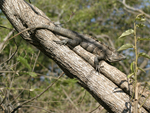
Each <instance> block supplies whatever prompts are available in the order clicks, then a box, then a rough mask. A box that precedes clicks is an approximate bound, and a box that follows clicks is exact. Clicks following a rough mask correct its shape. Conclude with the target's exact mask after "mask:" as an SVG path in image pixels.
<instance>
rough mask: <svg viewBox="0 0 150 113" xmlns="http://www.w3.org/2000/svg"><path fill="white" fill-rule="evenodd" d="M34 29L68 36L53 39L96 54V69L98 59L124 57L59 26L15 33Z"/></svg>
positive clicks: (109, 59)
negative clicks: (58, 39) (78, 46)
mask: <svg viewBox="0 0 150 113" xmlns="http://www.w3.org/2000/svg"><path fill="white" fill-rule="evenodd" d="M34 29H48V30H50V31H52V32H55V33H57V34H60V35H63V36H65V37H68V39H65V40H62V41H55V42H56V43H59V44H69V45H70V46H72V47H75V46H77V45H80V46H81V47H83V48H84V49H85V50H87V51H88V52H90V53H93V54H94V55H95V56H96V57H95V58H94V65H95V68H96V70H98V71H100V66H99V61H100V60H105V61H108V62H116V61H120V60H124V59H125V58H126V57H125V56H124V55H122V54H119V53H117V52H116V51H115V50H114V49H112V48H110V47H108V46H106V45H104V44H103V43H101V42H97V41H96V40H94V39H92V38H89V37H87V36H85V35H81V34H79V33H76V32H74V31H71V30H68V29H64V28H61V27H56V26H49V25H44V24H42V25H36V26H33V27H30V28H27V29H25V30H23V31H21V32H20V33H18V34H17V35H19V34H21V33H23V32H25V31H28V30H34ZM17 35H15V36H17ZM15 36H13V37H12V38H14V37H15ZM12 38H10V39H12ZM10 39H8V40H10Z"/></svg>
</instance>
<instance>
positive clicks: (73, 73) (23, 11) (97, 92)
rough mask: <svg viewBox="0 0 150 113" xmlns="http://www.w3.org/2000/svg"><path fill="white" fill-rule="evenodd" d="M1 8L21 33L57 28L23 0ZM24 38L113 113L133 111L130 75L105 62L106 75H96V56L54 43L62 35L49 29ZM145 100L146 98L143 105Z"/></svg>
mask: <svg viewBox="0 0 150 113" xmlns="http://www.w3.org/2000/svg"><path fill="white" fill-rule="evenodd" d="M33 7H34V6H33ZM0 8H1V10H2V11H3V13H4V14H5V15H6V17H7V18H8V20H9V21H10V23H11V24H12V25H13V27H14V28H15V29H16V30H17V31H18V32H21V31H22V30H24V29H26V28H30V27H32V26H34V25H38V24H46V25H50V26H53V23H52V22H50V21H49V20H48V19H47V17H46V16H45V15H44V13H43V12H42V11H40V10H39V9H37V8H36V7H34V9H33V8H32V7H31V6H29V5H28V4H27V3H26V2H24V1H23V0H0ZM37 12H38V13H37ZM41 15H42V16H41ZM21 37H22V38H23V39H24V40H26V41H28V42H29V43H30V44H32V45H34V46H35V47H37V48H38V49H39V50H41V51H42V52H43V53H44V54H46V55H47V56H48V57H49V58H52V59H53V60H54V61H55V62H56V63H57V64H58V65H59V66H60V68H61V69H62V70H63V71H64V72H65V73H66V75H67V76H69V77H70V78H77V79H78V80H79V83H80V85H81V86H83V87H84V88H85V89H87V91H89V92H90V93H91V95H92V96H93V97H94V98H95V99H96V100H97V101H98V102H99V103H100V104H101V105H102V106H104V108H105V109H107V110H108V111H109V112H112V113H128V112H130V110H131V111H132V107H130V106H131V105H130V97H129V94H131V93H132V92H130V91H129V87H128V82H127V78H126V75H125V74H123V73H122V72H120V71H119V70H117V69H116V68H115V67H113V66H110V65H109V64H107V63H106V62H104V61H102V62H101V63H100V65H101V66H103V67H102V73H103V74H101V73H98V72H96V70H95V69H94V68H93V62H94V60H93V59H94V55H93V54H91V53H89V52H87V51H85V50H84V49H82V48H81V47H80V46H77V47H75V48H74V49H73V50H71V49H70V48H68V47H67V46H64V45H62V46H60V45H58V44H56V43H55V42H54V41H53V40H59V39H58V38H57V37H58V36H56V35H55V34H53V33H52V32H51V31H49V30H46V29H38V30H30V31H26V32H23V33H22V34H21ZM83 53H84V54H83ZM104 75H105V76H104ZM148 93H149V92H148ZM145 98H146V97H142V98H141V99H142V100H141V102H142V101H143V100H144V99H145ZM146 102H147V103H145V104H144V105H143V106H144V108H143V107H142V108H141V109H140V110H141V111H142V112H143V113H148V111H149V112H150V107H149V105H150V102H149V100H147V101H146ZM145 109H146V110H147V111H146V110H145Z"/></svg>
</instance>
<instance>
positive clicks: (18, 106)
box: [11, 72, 64, 113]
mask: <svg viewBox="0 0 150 113" xmlns="http://www.w3.org/2000/svg"><path fill="white" fill-rule="evenodd" d="M63 74H64V72H63V73H62V74H61V75H60V76H59V77H58V78H57V79H56V80H55V81H54V82H53V83H52V84H50V85H49V86H48V87H47V88H46V89H45V90H44V91H43V92H41V93H40V94H39V95H37V96H36V97H34V98H31V99H29V100H27V101H25V102H23V103H22V104H20V105H19V106H17V107H16V108H14V109H13V111H12V112H11V113H14V112H15V111H16V110H17V109H19V108H21V107H22V106H23V105H24V104H27V103H29V102H31V101H33V100H35V99H37V98H39V97H40V96H41V95H43V94H44V93H45V92H46V91H47V90H48V89H49V88H50V87H52V86H53V85H54V84H55V83H56V82H57V81H58V79H59V78H60V77H62V76H63Z"/></svg>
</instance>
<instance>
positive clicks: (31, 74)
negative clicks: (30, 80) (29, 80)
mask: <svg viewBox="0 0 150 113" xmlns="http://www.w3.org/2000/svg"><path fill="white" fill-rule="evenodd" d="M28 74H29V75H30V76H31V77H34V78H35V77H36V76H37V74H36V73H35V72H28Z"/></svg>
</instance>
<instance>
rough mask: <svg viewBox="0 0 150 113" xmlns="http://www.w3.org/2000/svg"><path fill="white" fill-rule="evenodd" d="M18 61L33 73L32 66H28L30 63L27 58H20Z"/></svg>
mask: <svg viewBox="0 0 150 113" xmlns="http://www.w3.org/2000/svg"><path fill="white" fill-rule="evenodd" d="M17 60H18V61H19V62H21V63H22V64H23V65H24V66H25V67H26V68H28V69H29V70H30V71H31V67H30V65H29V64H28V61H27V60H26V59H25V58H23V57H21V56H19V57H18V58H17Z"/></svg>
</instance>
